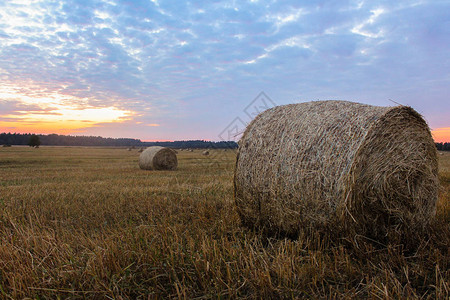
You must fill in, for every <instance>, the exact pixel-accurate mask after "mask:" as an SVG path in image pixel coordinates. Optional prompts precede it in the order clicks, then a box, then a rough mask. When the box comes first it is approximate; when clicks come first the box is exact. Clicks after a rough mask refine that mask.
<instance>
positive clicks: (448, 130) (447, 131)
mask: <svg viewBox="0 0 450 300" xmlns="http://www.w3.org/2000/svg"><path fill="white" fill-rule="evenodd" d="M431 134H432V135H433V139H434V141H435V142H437V143H445V142H450V127H445V128H437V129H435V130H433V131H432V132H431Z"/></svg>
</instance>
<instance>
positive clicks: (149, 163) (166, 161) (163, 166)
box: [139, 146, 178, 170]
mask: <svg viewBox="0 0 450 300" xmlns="http://www.w3.org/2000/svg"><path fill="white" fill-rule="evenodd" d="M177 166H178V160H177V155H176V154H175V152H174V151H173V150H172V149H170V148H166V147H159V146H155V147H149V148H147V149H145V150H144V151H143V152H142V153H141V154H140V155H139V167H140V168H141V169H143V170H175V169H176V168H177Z"/></svg>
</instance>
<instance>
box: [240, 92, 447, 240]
mask: <svg viewBox="0 0 450 300" xmlns="http://www.w3.org/2000/svg"><path fill="white" fill-rule="evenodd" d="M437 167H438V165H437V151H436V147H435V145H434V142H433V139H432V137H431V133H430V130H429V127H428V125H427V123H426V122H425V121H424V119H423V118H422V117H421V115H420V114H418V113H417V112H416V111H415V110H413V109H412V108H410V107H406V106H397V107H376V106H371V105H364V104H359V103H352V102H347V101H317V102H308V103H300V104H290V105H284V106H278V107H274V108H272V109H269V110H267V111H265V112H263V113H261V114H259V115H258V116H257V117H256V118H255V119H254V120H253V121H252V122H251V123H250V124H249V125H248V127H247V129H246V130H245V133H244V135H243V136H242V138H241V140H240V141H239V151H238V156H237V160H236V169H235V174H234V187H235V189H234V196H235V201H236V205H237V208H238V213H239V215H240V217H241V220H242V221H243V223H244V224H245V225H247V226H250V227H252V228H255V227H256V228H261V229H263V230H264V231H266V232H267V233H269V234H274V233H277V234H278V233H281V234H283V235H288V236H294V237H295V236H297V235H298V234H299V232H300V230H301V229H302V228H303V229H305V228H307V229H315V230H317V229H319V228H323V229H325V230H329V229H330V228H336V229H338V228H339V230H340V229H341V228H345V229H346V230H347V229H351V232H357V233H359V234H365V235H366V236H372V237H380V236H386V235H387V234H388V233H389V232H390V231H391V230H397V229H399V228H406V227H405V226H403V225H407V226H411V228H413V227H414V228H417V227H421V228H423V226H424V225H426V224H427V223H428V222H429V220H430V219H431V217H432V216H434V215H435V211H436V201H437V197H438V189H439V188H438V168H437ZM336 226H339V227H336Z"/></svg>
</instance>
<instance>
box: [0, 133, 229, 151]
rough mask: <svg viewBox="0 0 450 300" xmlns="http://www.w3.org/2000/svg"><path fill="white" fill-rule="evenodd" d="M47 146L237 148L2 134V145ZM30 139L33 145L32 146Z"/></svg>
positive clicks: (201, 142)
mask: <svg viewBox="0 0 450 300" xmlns="http://www.w3.org/2000/svg"><path fill="white" fill-rule="evenodd" d="M36 136H37V138H38V140H39V144H40V145H46V146H108V147H111V146H112V147H150V146H162V147H171V148H180V149H182V148H185V149H187V148H217V149H226V148H232V149H234V148H237V143H236V142H234V141H220V142H211V141H204V140H187V141H173V142H143V141H141V140H139V139H131V138H104V137H101V136H72V135H59V134H48V135H42V134H39V135H35V134H31V133H0V145H31V144H33V145H34V144H35V143H36V138H35V137H36ZM30 139H31V140H32V143H31V144H30Z"/></svg>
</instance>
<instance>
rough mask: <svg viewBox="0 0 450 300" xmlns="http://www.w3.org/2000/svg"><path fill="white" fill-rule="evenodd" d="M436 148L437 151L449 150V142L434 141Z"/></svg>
mask: <svg viewBox="0 0 450 300" xmlns="http://www.w3.org/2000/svg"><path fill="white" fill-rule="evenodd" d="M436 148H437V149H438V150H439V151H450V143H436Z"/></svg>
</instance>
